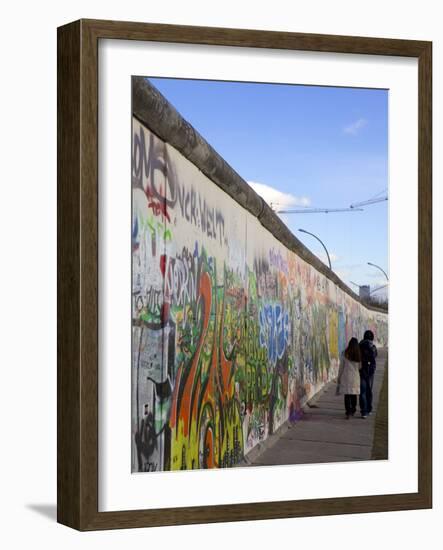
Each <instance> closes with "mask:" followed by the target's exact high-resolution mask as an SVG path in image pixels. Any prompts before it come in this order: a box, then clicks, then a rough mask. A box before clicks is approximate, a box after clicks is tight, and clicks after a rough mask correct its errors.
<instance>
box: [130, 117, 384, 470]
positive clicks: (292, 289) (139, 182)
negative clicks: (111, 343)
mask: <svg viewBox="0 0 443 550" xmlns="http://www.w3.org/2000/svg"><path fill="white" fill-rule="evenodd" d="M132 153H133V161H132V193H133V216H132V258H133V259H132V277H133V279H132V317H133V318H132V339H133V340H132V342H133V343H132V349H133V359H132V471H134V472H148V471H158V470H179V469H195V468H217V467H231V466H235V465H236V464H238V463H239V462H240V461H241V460H242V458H243V457H244V455H245V454H247V453H248V452H249V451H250V450H251V449H252V448H253V447H254V446H255V445H257V443H259V442H260V441H262V440H264V439H266V438H267V437H268V436H269V435H270V434H272V433H273V432H274V431H275V430H276V429H277V428H278V427H279V426H280V425H281V424H282V423H284V422H285V421H286V420H291V421H293V420H296V419H297V418H299V416H300V410H301V407H302V406H303V404H304V403H305V401H306V400H307V399H309V397H310V396H312V395H313V394H314V393H315V392H316V391H318V390H319V389H320V388H321V387H322V385H323V384H325V383H326V382H327V381H328V380H330V379H331V378H332V377H334V376H335V374H336V372H337V368H338V357H339V353H340V351H341V350H343V349H344V346H345V343H346V342H347V340H348V339H349V338H350V337H351V336H361V335H362V334H363V331H364V330H365V329H366V328H370V329H372V330H373V331H374V333H375V334H376V338H377V340H378V343H379V344H381V345H386V343H387V316H386V315H385V314H381V313H377V312H374V311H371V310H368V309H366V308H364V307H363V306H362V305H361V304H359V303H358V302H356V301H354V300H353V299H352V297H351V296H350V295H348V294H346V293H345V292H344V291H342V290H341V289H340V288H338V287H337V286H336V285H335V284H333V283H332V282H331V281H329V280H328V279H327V278H326V277H325V276H323V275H322V274H320V273H319V272H317V271H316V270H315V269H314V268H313V267H312V266H310V265H309V264H307V263H306V262H305V261H303V260H302V259H300V258H299V257H298V256H297V255H296V254H295V253H294V252H291V251H289V250H288V249H286V248H285V247H284V246H283V245H282V244H281V243H279V242H278V241H277V240H276V239H275V238H274V237H273V235H272V234H271V233H269V232H268V231H267V230H266V229H264V228H263V227H262V226H261V225H260V223H259V222H258V221H257V219H255V218H254V217H253V216H252V215H251V214H249V213H248V212H247V211H246V210H244V209H242V208H241V207H240V206H239V205H238V204H236V203H235V202H234V201H233V200H232V199H231V198H230V197H229V196H228V195H226V194H225V193H224V192H223V191H222V190H221V189H219V188H218V187H217V186H216V185H215V184H214V183H212V182H211V181H210V180H209V179H208V178H207V177H206V176H204V175H203V174H202V173H201V172H200V171H199V170H198V169H197V168H196V167H195V166H194V165H193V164H191V163H190V162H189V161H188V160H187V159H186V158H184V157H183V156H182V155H181V154H179V153H178V152H177V151H176V150H175V149H173V148H172V147H171V146H169V145H168V144H166V143H164V142H163V141H162V140H160V139H159V138H157V137H156V136H155V135H154V134H153V133H151V132H150V131H149V130H148V129H147V128H146V127H144V126H143V125H142V124H140V122H138V121H137V120H136V119H133V151H132Z"/></svg>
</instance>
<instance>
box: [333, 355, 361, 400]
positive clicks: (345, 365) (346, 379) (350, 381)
mask: <svg viewBox="0 0 443 550" xmlns="http://www.w3.org/2000/svg"><path fill="white" fill-rule="evenodd" d="M360 368H361V363H360V362H358V361H349V359H347V358H346V357H345V354H344V352H343V353H342V354H341V356H340V368H339V369H338V377H337V386H339V387H340V393H342V394H348V395H360ZM337 389H338V388H337Z"/></svg>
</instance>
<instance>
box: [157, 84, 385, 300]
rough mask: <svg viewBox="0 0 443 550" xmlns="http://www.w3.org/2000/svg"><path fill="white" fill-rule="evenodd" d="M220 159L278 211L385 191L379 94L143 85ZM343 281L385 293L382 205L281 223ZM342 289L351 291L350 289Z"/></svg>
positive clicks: (252, 86) (303, 216) (285, 87)
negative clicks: (328, 260)
mask: <svg viewBox="0 0 443 550" xmlns="http://www.w3.org/2000/svg"><path fill="white" fill-rule="evenodd" d="M149 80H150V82H151V83H152V84H154V86H156V88H158V90H160V92H161V93H162V94H163V95H164V96H165V97H166V98H167V99H168V100H169V101H170V102H171V103H172V104H173V105H174V106H175V107H176V109H177V110H178V111H179V112H180V113H181V114H182V116H183V117H184V118H185V119H187V120H188V121H189V122H190V123H191V124H192V125H193V126H194V128H196V129H197V130H198V131H199V132H200V133H201V135H202V136H203V137H204V138H205V139H206V140H207V141H208V142H209V143H210V144H211V145H212V146H213V147H214V149H216V151H218V152H219V153H220V155H221V156H222V157H224V159H225V160H226V161H227V162H228V163H229V164H230V165H231V166H232V167H233V168H234V169H235V170H236V171H237V172H238V173H239V174H240V175H241V176H242V177H243V178H244V179H245V180H246V181H248V182H250V183H251V184H252V185H253V187H254V188H255V189H256V191H257V192H259V193H260V194H262V195H263V196H264V198H265V199H266V200H268V202H270V201H273V202H274V203H275V202H279V205H281V206H279V207H280V208H282V207H286V208H291V207H292V208H297V207H300V206H307V205H309V207H314V208H316V207H319V208H324V207H326V208H333V207H337V208H342V207H348V206H349V205H350V204H351V203H353V202H357V201H363V200H366V199H370V198H372V197H373V196H374V195H376V194H377V193H380V194H381V196H382V195H383V191H386V190H387V188H388V91H387V90H373V89H371V90H368V89H355V88H333V87H320V86H298V85H297V86H295V85H281V84H256V83H240V82H220V81H204V80H180V79H163V78H161V79H158V78H149ZM282 218H283V219H284V222H285V223H286V224H287V225H288V227H289V228H290V229H291V230H292V232H293V233H294V234H295V235H296V236H297V237H298V238H299V239H300V240H301V241H302V242H303V243H304V244H305V245H306V246H307V247H308V248H310V249H311V250H312V251H313V252H314V253H315V254H317V255H318V256H319V257H320V258H321V259H322V260H323V261H325V255H324V252H323V250H322V248H321V245H320V244H319V243H318V242H317V241H316V240H315V239H314V238H312V237H310V236H309V235H304V234H302V233H300V232H299V231H297V229H298V228H303V229H306V230H307V231H310V232H311V233H314V234H316V235H318V236H319V237H320V238H321V239H322V240H323V242H324V243H325V245H326V247H327V248H328V251H329V254H330V255H331V260H332V268H333V270H334V271H335V272H336V273H337V274H338V275H339V276H340V277H341V278H342V279H343V280H344V281H345V282H346V283H348V284H349V283H350V281H354V282H356V283H358V284H370V285H371V288H375V287H377V286H379V285H382V284H385V282H386V281H385V278H384V276H383V274H382V273H381V272H380V271H378V270H377V269H375V268H373V267H370V266H368V265H367V262H368V261H369V262H372V263H375V264H377V265H379V266H381V267H382V268H383V269H384V270H385V271H388V203H387V202H386V201H385V202H381V203H377V204H374V205H371V206H367V207H365V210H364V211H363V212H354V213H329V214H291V215H284V216H282ZM351 287H352V288H354V289H355V287H353V286H352V285H351Z"/></svg>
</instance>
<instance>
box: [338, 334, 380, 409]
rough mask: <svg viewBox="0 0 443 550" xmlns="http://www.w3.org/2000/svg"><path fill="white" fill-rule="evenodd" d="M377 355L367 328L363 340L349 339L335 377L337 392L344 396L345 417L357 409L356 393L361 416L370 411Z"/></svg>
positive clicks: (372, 336) (371, 335)
mask: <svg viewBox="0 0 443 550" xmlns="http://www.w3.org/2000/svg"><path fill="white" fill-rule="evenodd" d="M376 357H377V348H376V347H375V345H374V333H373V332H372V331H371V330H367V331H366V332H365V334H364V336H363V340H362V341H361V342H360V344H359V343H358V340H357V338H351V339H350V340H349V344H348V347H347V348H346V349H345V351H344V352H343V354H342V356H341V359H340V368H339V371H338V378H337V394H339V393H343V394H344V396H345V409H346V418H349V417H350V416H354V414H355V412H356V410H357V395H359V396H360V399H359V401H360V412H361V417H362V418H366V417H367V416H368V415H369V414H371V412H372V386H373V383H374V373H375V367H376V362H375V358H376Z"/></svg>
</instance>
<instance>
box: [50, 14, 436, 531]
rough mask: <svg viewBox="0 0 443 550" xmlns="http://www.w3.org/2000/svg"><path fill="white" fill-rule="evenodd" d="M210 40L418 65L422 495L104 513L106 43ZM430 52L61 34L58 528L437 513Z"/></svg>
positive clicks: (85, 28)
mask: <svg viewBox="0 0 443 550" xmlns="http://www.w3.org/2000/svg"><path fill="white" fill-rule="evenodd" d="M100 39H113V40H139V41H158V42H172V43H181V44H206V45H222V46H238V47H250V48H270V49H282V50H304V51H310V52H335V53H347V54H371V55H380V56H403V57H413V58H417V59H418V67H419V75H418V95H419V106H418V112H419V120H418V136H419V142H418V159H419V165H418V188H419V194H418V195H419V196H418V226H419V235H418V239H419V260H418V265H419V273H418V295H419V304H418V312H419V319H418V333H419V334H418V356H419V361H418V368H419V377H418V411H417V412H418V491H417V492H416V493H402V494H385V495H375V496H358V497H357V496H356V497H343V498H321V499H312V500H311V499H310V500H292V501H280V502H257V503H248V504H229V505H214V506H212V505H211V506H194V507H182V508H166V509H146V510H132V511H125V510H122V511H116V512H99V511H98V397H97V396H98V246H99V243H98V214H97V212H98V184H97V182H98V123H97V118H98V63H99V61H98V42H99V40H100ZM431 74H432V44H431V42H424V41H410V40H394V39H381V38H362V37H349V36H329V35H314V34H298V33H287V32H269V31H266V32H265V31H257V30H239V29H223V28H206V27H189V26H176V25H160V24H147V23H132V22H117V21H98V20H80V21H76V22H73V23H70V24H68V25H65V26H63V27H60V28H59V29H58V161H57V162H58V170H57V177H58V227H57V230H58V431H57V435H58V453H57V466H58V478H57V488H58V502H57V509H58V521H59V522H60V523H63V524H65V525H68V526H70V527H73V528H75V529H79V530H96V529H113V528H132V527H147V526H160V525H177V524H190V523H209V522H223V521H240V520H253V519H273V518H288V517H300V516H318V515H331V514H345V513H364V512H376V511H390V510H407V509H419V508H430V507H431V506H432V401H431V395H432V371H431V367H432V81H431Z"/></svg>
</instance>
